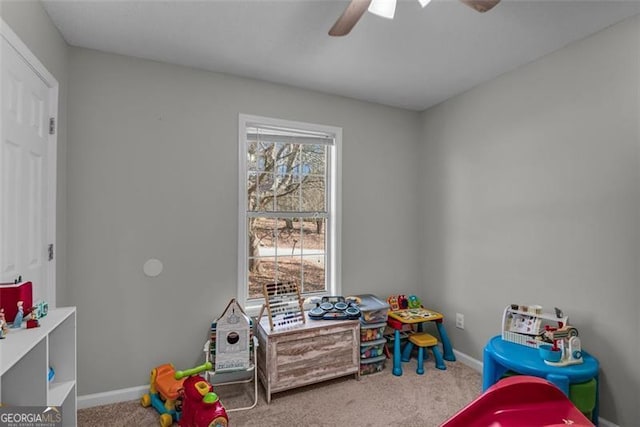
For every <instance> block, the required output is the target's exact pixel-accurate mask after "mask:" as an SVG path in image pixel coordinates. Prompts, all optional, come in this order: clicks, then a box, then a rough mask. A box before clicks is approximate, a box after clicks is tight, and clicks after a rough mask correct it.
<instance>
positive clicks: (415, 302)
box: [407, 295, 422, 308]
mask: <svg viewBox="0 0 640 427" xmlns="http://www.w3.org/2000/svg"><path fill="white" fill-rule="evenodd" d="M408 302H409V304H408V305H409V306H408V307H407V308H420V307H422V302H421V301H420V299H419V298H418V297H417V296H415V295H409V298H408Z"/></svg>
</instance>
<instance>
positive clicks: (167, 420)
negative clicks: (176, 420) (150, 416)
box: [160, 414, 173, 427]
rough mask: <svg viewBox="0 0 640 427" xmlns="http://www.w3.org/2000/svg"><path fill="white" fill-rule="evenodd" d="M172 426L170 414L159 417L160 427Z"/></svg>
mask: <svg viewBox="0 0 640 427" xmlns="http://www.w3.org/2000/svg"><path fill="white" fill-rule="evenodd" d="M171 424H173V418H172V417H171V415H170V414H162V415H160V426H161V427H171Z"/></svg>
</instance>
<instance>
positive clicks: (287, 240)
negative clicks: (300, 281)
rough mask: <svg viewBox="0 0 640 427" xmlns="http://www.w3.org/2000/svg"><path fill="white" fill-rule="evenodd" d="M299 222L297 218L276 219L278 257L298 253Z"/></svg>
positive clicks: (299, 238)
mask: <svg viewBox="0 0 640 427" xmlns="http://www.w3.org/2000/svg"><path fill="white" fill-rule="evenodd" d="M299 223H300V220H299V219H298V218H295V219H283V218H279V219H278V230H277V231H278V245H277V249H276V254H277V255H278V257H282V256H292V255H299V254H300V247H301V245H302V237H301V236H300V226H299V225H298V224H299ZM296 283H297V282H296Z"/></svg>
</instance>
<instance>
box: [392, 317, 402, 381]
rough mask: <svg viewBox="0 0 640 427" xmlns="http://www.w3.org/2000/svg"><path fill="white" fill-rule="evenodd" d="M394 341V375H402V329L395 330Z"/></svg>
mask: <svg viewBox="0 0 640 427" xmlns="http://www.w3.org/2000/svg"><path fill="white" fill-rule="evenodd" d="M394 337H395V339H394V341H393V371H391V372H392V373H393V375H395V376H396V377H399V376H402V362H401V361H400V358H401V357H402V356H401V355H400V331H399V330H397V329H396V331H395V332H394Z"/></svg>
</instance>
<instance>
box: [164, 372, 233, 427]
mask: <svg viewBox="0 0 640 427" xmlns="http://www.w3.org/2000/svg"><path fill="white" fill-rule="evenodd" d="M211 367H212V365H211V363H210V362H207V363H205V364H203V365H200V366H199V367H196V368H194V369H189V370H187V371H178V372H176V374H175V378H176V379H178V380H180V379H182V378H185V377H188V378H186V380H184V384H183V390H182V413H181V416H180V419H179V420H178V424H179V425H181V426H184V427H227V426H228V424H229V417H228V416H227V411H226V410H225V409H224V406H222V402H220V398H219V397H218V395H217V394H216V393H214V392H213V386H212V385H211V384H209V383H208V382H207V381H205V380H203V379H202V377H200V376H198V375H196V374H198V373H200V372H204V371H208V370H210V369H211Z"/></svg>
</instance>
